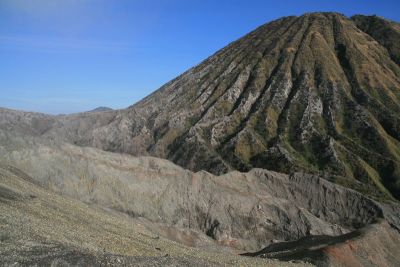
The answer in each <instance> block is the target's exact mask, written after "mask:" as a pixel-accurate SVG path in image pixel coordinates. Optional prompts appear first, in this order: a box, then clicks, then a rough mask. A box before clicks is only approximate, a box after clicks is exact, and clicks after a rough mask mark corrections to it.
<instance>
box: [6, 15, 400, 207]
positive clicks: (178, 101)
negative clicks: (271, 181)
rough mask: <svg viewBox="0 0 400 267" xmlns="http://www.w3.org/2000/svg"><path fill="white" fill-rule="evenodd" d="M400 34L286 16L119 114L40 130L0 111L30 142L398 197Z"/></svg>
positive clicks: (375, 21)
mask: <svg viewBox="0 0 400 267" xmlns="http://www.w3.org/2000/svg"><path fill="white" fill-rule="evenodd" d="M399 27H400V26H399V24H397V23H395V22H389V21H386V20H384V19H381V18H377V17H372V18H371V17H363V16H356V17H354V18H353V19H349V18H346V17H344V16H343V15H340V14H336V13H311V14H305V15H303V16H300V17H286V18H282V19H279V20H276V21H273V22H271V23H268V24H266V25H263V26H261V27H259V28H258V29H256V30H255V31H253V32H251V33H249V34H248V35H246V36H244V37H243V38H241V39H239V40H238V41H236V42H234V43H232V44H230V45H228V46H227V47H226V48H224V49H222V50H221V51H219V52H217V53H216V54H215V55H213V56H211V57H210V58H208V59H206V60H205V61H204V62H202V63H201V64H199V65H198V66H196V67H194V68H192V69H190V70H188V71H187V72H185V73H184V74H182V75H181V76H179V77H177V78H176V79H174V80H172V81H171V82H169V83H167V84H166V85H164V86H163V87H162V88H160V89H159V90H158V91H156V92H154V93H153V94H151V95H150V96H148V97H146V98H145V99H143V100H142V101H140V102H139V103H137V104H135V105H133V106H131V107H129V108H128V109H126V110H119V111H108V112H103V113H95V114H90V113H89V114H75V115H71V116H58V117H51V118H47V119H46V120H43V119H42V120H39V121H40V122H41V123H38V122H35V123H34V122H33V121H32V118H30V119H28V120H27V121H26V119H27V118H26V116H25V115H23V114H17V115H16V114H13V115H10V112H8V113H7V112H6V111H3V112H5V113H7V114H8V115H7V116H11V117H13V116H14V118H16V117H18V118H19V119H21V120H20V121H22V122H24V123H25V122H26V123H27V127H26V129H30V126H29V125H31V127H32V125H33V126H34V127H33V129H36V128H38V130H35V134H36V135H41V136H44V137H46V138H49V139H62V140H65V141H68V142H70V143H73V144H77V145H81V146H94V147H97V148H100V149H103V150H107V151H115V152H124V153H129V154H133V155H152V156H157V157H162V158H167V159H170V160H172V161H173V162H175V163H177V164H178V165H181V166H183V167H186V168H189V169H191V170H194V171H198V170H207V171H209V172H212V173H214V174H221V173H226V172H227V171H229V170H234V169H236V170H240V171H247V170H250V169H251V168H253V167H259V168H266V169H270V170H275V171H279V172H284V173H290V172H293V171H306V172H309V173H317V174H319V175H323V176H325V177H326V178H327V179H330V180H331V181H334V182H337V183H340V184H342V185H345V186H348V187H351V188H354V189H356V190H358V191H360V192H363V193H366V194H368V195H370V196H373V197H375V198H376V199H381V200H390V199H393V198H397V199H400V67H399V65H398V57H399V55H398V51H399V50H398V45H397V43H398V42H396V40H398V32H399V31H398V29H399ZM396 62H397V63H396ZM11 113H12V112H11ZM3 116H4V115H3ZM30 116H31V115H30ZM10 124H11V125H10ZM12 124H13V122H11V123H10V121H8V122H6V125H7V127H11V128H12V127H14V126H15V125H14V126H12ZM17 127H19V128H20V127H21V126H17ZM26 129H25V128H24V129H21V130H26Z"/></svg>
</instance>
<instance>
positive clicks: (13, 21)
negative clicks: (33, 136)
mask: <svg viewBox="0 0 400 267" xmlns="http://www.w3.org/2000/svg"><path fill="white" fill-rule="evenodd" d="M313 11H336V12H340V13H344V14H345V15H349V16H350V15H354V14H360V13H361V14H377V15H380V16H384V17H386V18H389V19H392V20H395V21H400V0H386V1H385V0H346V1H344V0H274V1H267V0H203V1H200V0H140V1H139V0H0V93H1V94H0V107H7V108H13V109H22V110H29V111H39V112H45V113H52V114H59V113H72V112H78V111H85V110H90V109H93V108H95V107H98V106H108V107H111V108H124V107H127V106H129V105H131V104H133V103H135V102H136V101H138V100H140V99H141V98H143V97H144V96H146V95H148V94H149V93H151V92H152V91H154V90H156V89H157V88H159V87H160V86H161V85H162V84H164V83H165V82H167V81H169V80H171V79H172V78H174V77H175V76H177V75H178V74H180V73H182V72H183V71H185V70H186V69H188V68H190V67H191V66H193V65H195V64H198V63H200V62H201V61H202V60H203V59H205V58H206V57H208V56H209V55H211V54H212V53H214V52H216V51H217V50H219V49H220V48H222V47H224V46H225V45H227V44H228V43H230V42H232V41H234V40H236V39H237V38H239V37H241V36H243V35H244V34H246V33H247V32H249V31H251V30H253V29H254V28H256V27H257V26H260V25H261V24H264V23H266V22H269V21H271V20H273V19H276V18H279V17H282V16H288V15H301V14H303V13H305V12H313Z"/></svg>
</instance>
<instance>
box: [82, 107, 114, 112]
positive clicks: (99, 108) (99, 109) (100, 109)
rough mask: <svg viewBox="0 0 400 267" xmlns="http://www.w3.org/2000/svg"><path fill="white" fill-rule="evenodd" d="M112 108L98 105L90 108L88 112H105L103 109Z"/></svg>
mask: <svg viewBox="0 0 400 267" xmlns="http://www.w3.org/2000/svg"><path fill="white" fill-rule="evenodd" d="M111 110H113V109H112V108H109V107H97V108H95V109H92V110H89V111H88V112H103V111H111Z"/></svg>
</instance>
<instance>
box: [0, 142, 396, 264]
mask: <svg viewBox="0 0 400 267" xmlns="http://www.w3.org/2000/svg"><path fill="white" fill-rule="evenodd" d="M7 140H8V144H9V147H6V148H5V149H4V148H3V151H2V153H1V154H0V162H2V165H0V211H1V212H0V220H1V222H2V229H1V232H0V234H1V235H0V238H1V241H2V243H1V244H0V256H1V258H2V259H3V262H6V263H14V262H19V263H20V264H22V265H33V264H39V265H47V264H51V263H53V264H55V263H58V264H61V263H64V262H69V263H70V264H72V265H79V264H81V265H84V266H85V265H93V264H94V265H96V264H95V262H101V263H103V264H105V263H108V264H111V265H119V264H118V263H120V264H121V263H124V265H132V266H138V265H139V266H142V265H143V266H146V265H148V264H153V265H155V266H159V265H163V266H165V265H166V264H167V265H168V264H169V265H171V266H176V265H187V263H188V262H191V263H192V264H193V263H196V264H197V265H198V266H209V265H211V266H218V265H219V264H222V265H226V264H228V265H232V264H237V265H245V266H247V265H249V266H256V265H268V266H271V264H272V265H274V264H276V265H277V266H280V265H281V264H283V265H284V266H291V265H292V264H289V263H282V262H270V261H268V260H266V261H263V260H256V259H244V258H242V259H240V258H238V257H237V256H235V255H232V252H233V253H238V252H243V251H257V250H260V249H262V248H263V247H265V246H268V247H267V248H266V249H263V250H262V251H261V252H260V253H249V254H248V255H261V256H262V257H267V258H275V259H280V260H284V261H290V260H303V261H304V260H305V261H310V262H312V263H315V264H317V265H319V266H326V265H328V264H329V266H355V265H354V261H351V262H348V261H347V258H354V260H355V262H360V263H362V265H365V266H387V265H398V264H399V263H400V259H399V258H398V257H397V256H396V252H397V250H398V248H399V240H400V234H399V229H400V217H399V212H400V209H399V205H388V204H380V203H377V202H375V201H373V200H371V199H369V198H367V197H365V196H363V195H362V194H360V193H357V192H355V191H353V190H350V189H346V188H343V187H341V186H338V185H334V184H332V183H330V182H328V181H325V180H323V179H321V178H319V177H316V176H313V175H307V174H301V173H296V174H292V175H290V176H288V175H284V174H279V173H275V172H270V171H266V170H261V169H254V170H252V171H250V172H248V173H239V172H231V173H228V174H225V175H221V176H214V175H212V174H209V173H206V172H198V173H192V172H190V171H187V170H184V169H182V168H180V167H179V166H176V165H174V164H172V163H171V162H169V161H167V160H162V159H157V158H151V157H140V158H135V157H132V156H130V155H121V154H117V153H111V152H105V151H101V150H98V149H94V148H82V147H78V146H74V145H71V144H61V143H60V144H53V145H48V144H44V143H43V140H40V142H37V140H35V138H33V139H30V138H27V137H25V138H24V140H23V141H21V140H20V139H19V138H15V137H14V138H7ZM1 141H2V142H3V140H1ZM11 147H12V148H13V149H12V151H9V152H7V151H6V149H9V148H11ZM4 164H6V165H4ZM7 164H12V165H14V166H17V167H18V169H17V168H15V167H10V166H9V165H7ZM20 170H24V171H27V172H29V173H30V176H28V175H26V174H25V173H24V172H22V171H20ZM55 192H58V193H59V194H58V195H57V194H55ZM74 199H75V200H74ZM81 201H82V202H84V203H85V204H84V203H82V202H81ZM123 214H126V216H123ZM128 215H129V216H128ZM387 236H390V238H389V239H387V240H386V239H385V238H386V237H387ZM165 238H168V239H170V240H171V239H172V240H174V241H177V242H179V243H181V244H177V243H174V242H171V241H169V240H167V239H165ZM121 241H122V242H121ZM286 241H289V242H286ZM376 242H379V244H380V245H379V246H378V247H377V246H376V245H375V244H376ZM350 243H351V244H357V245H356V246H352V247H351V248H350V249H349V248H348V244H350ZM182 244H184V245H182ZM292 244H293V245H294V246H293V245H292ZM296 244H298V245H296ZM354 248H356V249H354ZM16 252H17V253H16ZM267 252H268V253H267ZM366 252H369V253H374V255H380V256H379V257H376V258H374V259H371V258H370V257H368V253H366ZM166 254H168V255H169V256H165V255H166ZM393 255H395V256H393ZM60 262H61V263H60ZM297 263H299V262H297ZM366 263H369V264H368V265H366ZM299 264H300V265H301V263H299Z"/></svg>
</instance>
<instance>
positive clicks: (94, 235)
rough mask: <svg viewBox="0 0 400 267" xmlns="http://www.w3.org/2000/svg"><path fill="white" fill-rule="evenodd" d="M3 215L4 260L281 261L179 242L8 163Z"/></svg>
mask: <svg viewBox="0 0 400 267" xmlns="http://www.w3.org/2000/svg"><path fill="white" fill-rule="evenodd" d="M0 221H1V229H0V259H1V260H0V265H1V266H99V265H100V266H188V265H191V266H226V265H229V266H281V264H280V263H279V262H278V261H270V260H268V261H266V260H261V259H258V260H257V259H251V258H247V259H246V258H243V257H239V256H237V255H233V254H231V253H226V252H223V251H222V250H221V249H218V250H214V251H213V250H211V249H209V250H206V249H197V248H193V247H188V246H185V245H182V244H179V243H177V242H173V241H171V240H168V239H166V238H164V237H162V236H159V235H158V234H157V233H154V232H152V231H150V230H149V229H148V228H147V227H146V225H148V224H149V223H148V222H146V221H143V220H142V221H140V220H135V219H133V218H130V217H127V216H123V215H122V214H119V213H115V212H114V213H113V212H110V211H108V210H106V209H104V208H100V207H97V206H89V205H87V204H84V203H82V202H79V201H77V200H73V199H71V198H68V197H65V196H60V195H57V194H55V193H54V192H52V191H49V190H45V189H44V188H42V187H40V186H38V185H37V184H36V182H35V180H34V179H32V178H30V177H29V176H28V175H26V174H24V173H23V172H21V171H19V170H18V169H15V168H12V167H10V166H4V165H1V166H0ZM285 266H308V265H307V264H302V263H298V264H294V263H285Z"/></svg>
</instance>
